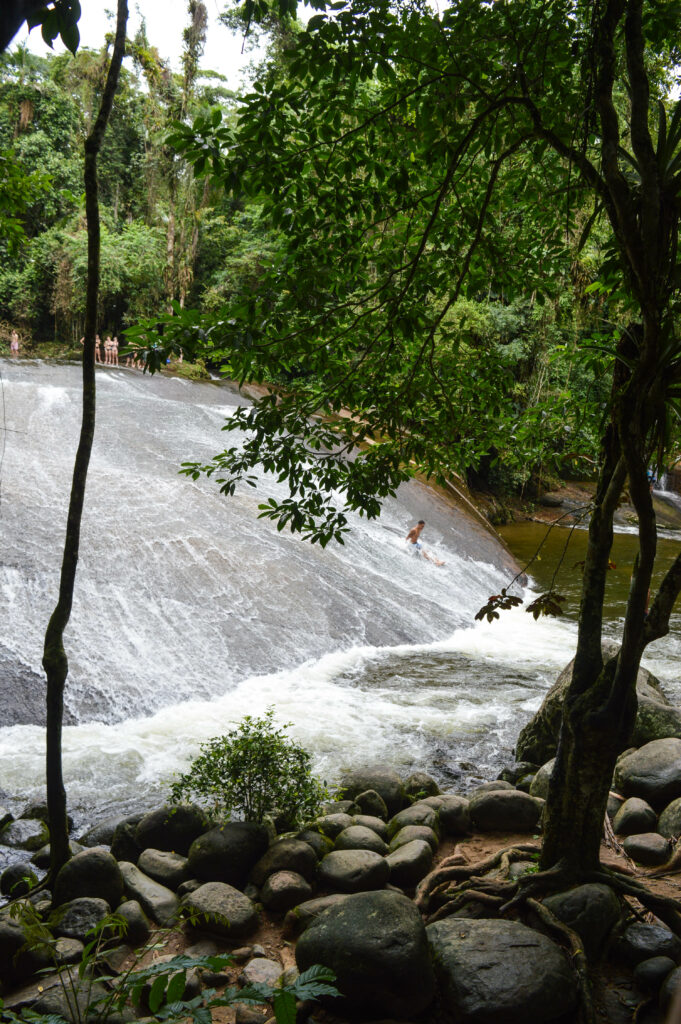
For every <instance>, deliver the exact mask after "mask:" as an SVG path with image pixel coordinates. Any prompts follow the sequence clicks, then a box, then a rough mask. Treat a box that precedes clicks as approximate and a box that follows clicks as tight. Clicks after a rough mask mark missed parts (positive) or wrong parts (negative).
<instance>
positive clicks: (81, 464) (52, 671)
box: [43, 0, 128, 877]
mask: <svg viewBox="0 0 681 1024" xmlns="http://www.w3.org/2000/svg"><path fill="white" fill-rule="evenodd" d="M127 20H128V5H127V0H118V11H117V22H116V36H115V40H114V47H113V53H112V56H111V63H110V65H109V72H108V75H107V79H106V84H105V86H104V91H103V93H102V100H101V104H100V108H99V113H98V114H97V118H96V120H95V122H94V125H93V127H92V130H91V132H90V134H89V136H88V137H87V139H86V141H85V170H84V181H85V207H86V214H87V232H88V266H87V300H86V312H85V342H84V346H83V415H82V422H81V429H80V439H79V442H78V450H77V452H76V459H75V464H74V469H73V479H72V482H71V495H70V499H69V510H68V517H67V522H66V539H65V542H64V556H63V559H62V566H61V575H60V580H59V597H58V600H57V604H56V606H55V609H54V611H53V613H52V616H51V618H50V621H49V623H48V626H47V630H46V633H45V646H44V651H43V668H44V669H45V673H46V676H47V729H46V776H47V809H48V814H49V819H50V851H51V852H50V876H51V877H54V876H55V874H56V873H57V871H58V870H59V868H60V867H61V866H62V865H63V864H65V863H66V861H67V860H68V858H69V842H68V826H67V819H66V792H65V789H64V778H63V772H62V720H63V712H64V687H65V684H66V677H67V675H68V669H69V665H68V658H67V656H66V651H65V649H64V630H65V629H66V626H67V625H68V621H69V618H70V617H71V607H72V604H73V591H74V586H75V580H76V569H77V566H78V553H79V547H80V527H81V521H82V516H83V503H84V501H85V485H86V481H87V473H88V466H89V463H90V453H91V451H92V443H93V440H94V433H95V404H96V403H95V334H96V333H97V303H98V294H99V248H100V229H99V203H98V198H97V157H98V154H99V151H100V148H101V145H102V140H103V138H104V132H105V130H106V125H107V121H108V119H109V114H110V113H111V108H112V105H113V99H114V95H115V92H116V88H117V86H118V77H119V72H120V68H121V62H122V60H123V55H124V52H125V30H126V25H127Z"/></svg>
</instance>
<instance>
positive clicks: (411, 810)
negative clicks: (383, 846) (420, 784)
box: [388, 802, 440, 839]
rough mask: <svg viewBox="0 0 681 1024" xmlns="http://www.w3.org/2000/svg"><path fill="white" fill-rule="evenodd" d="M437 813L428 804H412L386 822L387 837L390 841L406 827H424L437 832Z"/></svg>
mask: <svg viewBox="0 0 681 1024" xmlns="http://www.w3.org/2000/svg"><path fill="white" fill-rule="evenodd" d="M439 813H440V812H439V810H438V809H437V808H435V807H430V806H429V805H428V804H422V803H420V802H419V803H417V804H412V805H411V807H406V808H405V809H404V810H403V811H400V812H399V814H396V815H395V816H394V817H392V818H391V819H390V821H389V822H388V836H389V838H390V839H392V837H393V836H396V835H397V833H398V832H399V831H400V829H402V828H405V826H407V825H425V826H426V827H427V828H432V829H433V831H434V832H437V830H438V818H439Z"/></svg>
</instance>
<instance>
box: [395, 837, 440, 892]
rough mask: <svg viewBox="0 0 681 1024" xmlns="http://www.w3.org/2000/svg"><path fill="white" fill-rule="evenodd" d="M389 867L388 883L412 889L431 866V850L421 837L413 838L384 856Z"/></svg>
mask: <svg viewBox="0 0 681 1024" xmlns="http://www.w3.org/2000/svg"><path fill="white" fill-rule="evenodd" d="M385 859H386V861H387V862H388V867H389V868H390V884H391V885H397V886H399V888H400V889H413V888H415V887H416V886H417V885H418V883H419V882H420V881H421V879H422V878H425V876H426V875H427V874H428V872H429V871H430V869H431V868H432V866H433V850H432V848H431V846H430V844H429V843H426V842H424V840H423V839H414V840H412V842H410V843H405V845H404V846H400V847H398V848H397V849H396V850H393V852H392V853H389V854H388V856H387V857H386V858H385Z"/></svg>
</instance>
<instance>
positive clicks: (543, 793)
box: [530, 757, 556, 800]
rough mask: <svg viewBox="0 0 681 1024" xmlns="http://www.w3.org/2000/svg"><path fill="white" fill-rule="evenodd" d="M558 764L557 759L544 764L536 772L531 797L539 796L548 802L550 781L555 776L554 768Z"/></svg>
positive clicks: (531, 787)
mask: <svg viewBox="0 0 681 1024" xmlns="http://www.w3.org/2000/svg"><path fill="white" fill-rule="evenodd" d="M555 763H556V759H555V757H552V758H551V760H550V761H547V762H546V764H543V765H542V766H541V768H540V769H539V771H538V772H535V774H534V776H533V778H532V782H531V783H530V796H538V797H540V798H541V799H542V800H546V798H547V797H548V795H549V781H550V779H551V775H552V774H553V766H554V764H555Z"/></svg>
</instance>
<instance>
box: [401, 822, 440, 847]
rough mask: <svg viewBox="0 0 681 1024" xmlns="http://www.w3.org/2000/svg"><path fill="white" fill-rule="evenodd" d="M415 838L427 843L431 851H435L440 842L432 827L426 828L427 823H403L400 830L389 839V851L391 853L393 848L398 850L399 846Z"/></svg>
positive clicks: (411, 841)
mask: <svg viewBox="0 0 681 1024" xmlns="http://www.w3.org/2000/svg"><path fill="white" fill-rule="evenodd" d="M415 839H420V840H422V841H423V842H424V843H428V845H429V846H430V848H431V850H432V851H433V853H435V851H436V850H437V848H438V846H439V845H440V842H439V840H438V838H437V836H436V835H435V833H434V832H433V830H432V828H428V826H427V825H405V826H404V828H401V829H400V831H399V832H398V833H397V834H396V835H394V836H393V837H392V839H391V840H390V852H391V853H393V852H394V851H395V850H398V849H399V848H400V846H406V844H407V843H413V842H414V840H415Z"/></svg>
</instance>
